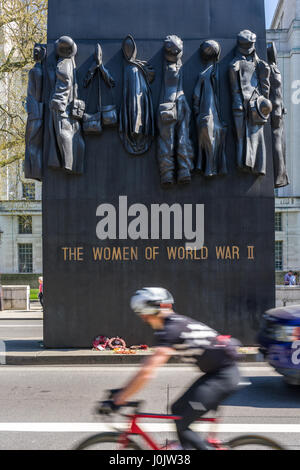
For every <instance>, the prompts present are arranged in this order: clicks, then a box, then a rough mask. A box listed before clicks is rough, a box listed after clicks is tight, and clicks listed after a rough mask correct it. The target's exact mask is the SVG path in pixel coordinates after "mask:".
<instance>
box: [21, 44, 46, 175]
mask: <svg viewBox="0 0 300 470" xmlns="http://www.w3.org/2000/svg"><path fill="white" fill-rule="evenodd" d="M45 57H46V49H45V47H43V46H42V45H41V44H36V45H35V47H34V50H33V58H34V60H35V66H34V67H33V68H32V69H31V70H30V71H29V75H28V88H27V101H26V109H27V113H28V119H27V124H26V132H25V178H30V179H35V180H37V181H41V180H42V162H43V130H44V103H43V82H44V76H43V75H44V74H43V66H42V63H43V61H44V59H45Z"/></svg>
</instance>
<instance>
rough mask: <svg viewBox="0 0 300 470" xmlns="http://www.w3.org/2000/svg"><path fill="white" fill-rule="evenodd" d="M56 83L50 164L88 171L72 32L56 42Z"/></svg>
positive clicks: (52, 114) (51, 105) (51, 127)
mask: <svg viewBox="0 0 300 470" xmlns="http://www.w3.org/2000/svg"><path fill="white" fill-rule="evenodd" d="M55 45H56V55H57V58H58V60H57V66H56V83H55V88H54V92H53V95H52V98H51V101H50V108H51V119H50V122H49V124H50V151H49V160H48V165H49V166H50V167H53V168H63V169H64V170H65V171H67V172H68V173H75V174H82V173H83V172H84V154H85V142H84V139H83V135H82V128H81V123H80V122H79V120H78V119H76V118H74V114H73V108H74V104H75V103H76V100H77V99H78V96H77V79H76V63H75V55H76V53H77V45H76V44H75V42H74V41H73V40H72V39H71V38H69V37H68V36H62V37H61V38H60V39H58V40H57V41H56V43H55Z"/></svg>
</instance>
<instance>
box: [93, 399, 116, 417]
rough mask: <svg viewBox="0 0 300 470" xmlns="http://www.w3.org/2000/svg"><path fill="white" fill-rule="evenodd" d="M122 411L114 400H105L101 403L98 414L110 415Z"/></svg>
mask: <svg viewBox="0 0 300 470" xmlns="http://www.w3.org/2000/svg"><path fill="white" fill-rule="evenodd" d="M119 409H120V406H119V405H116V404H115V403H114V402H113V400H105V401H102V402H101V403H100V406H99V408H98V413H99V414H101V415H109V414H111V413H115V412H116V411H118V410H119Z"/></svg>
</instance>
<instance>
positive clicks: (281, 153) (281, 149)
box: [267, 42, 289, 188]
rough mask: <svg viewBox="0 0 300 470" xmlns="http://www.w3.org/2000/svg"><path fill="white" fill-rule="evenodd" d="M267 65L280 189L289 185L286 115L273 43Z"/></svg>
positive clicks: (275, 168) (277, 181)
mask: <svg viewBox="0 0 300 470" xmlns="http://www.w3.org/2000/svg"><path fill="white" fill-rule="evenodd" d="M267 51H268V63H269V66H270V69H271V76H270V83H271V91H270V100H271V102H272V105H273V109H272V114H271V128H272V146H273V162H274V183H275V188H281V187H284V186H287V185H288V184H289V177H288V174H287V169H286V142H285V133H284V115H285V114H286V111H285V108H284V105H283V95H282V77H281V73H280V70H279V68H278V65H277V51H276V46H275V44H274V43H273V42H271V43H269V44H268V48H267Z"/></svg>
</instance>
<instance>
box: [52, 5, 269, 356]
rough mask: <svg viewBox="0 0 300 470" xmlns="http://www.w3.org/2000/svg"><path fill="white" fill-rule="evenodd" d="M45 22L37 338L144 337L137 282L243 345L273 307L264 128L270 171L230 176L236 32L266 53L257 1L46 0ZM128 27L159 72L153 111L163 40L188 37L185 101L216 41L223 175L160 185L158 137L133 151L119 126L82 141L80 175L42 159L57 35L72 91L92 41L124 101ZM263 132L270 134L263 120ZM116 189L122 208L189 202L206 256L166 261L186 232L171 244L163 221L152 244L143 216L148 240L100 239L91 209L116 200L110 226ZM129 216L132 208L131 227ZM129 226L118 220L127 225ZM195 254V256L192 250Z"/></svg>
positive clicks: (85, 342) (58, 343) (90, 56)
mask: <svg viewBox="0 0 300 470" xmlns="http://www.w3.org/2000/svg"><path fill="white" fill-rule="evenodd" d="M83 4H84V7H83ZM48 18H49V23H48V25H49V26H48V45H47V67H46V73H45V76H46V82H47V83H46V90H45V92H46V93H45V99H44V102H45V107H46V112H45V114H46V116H45V139H44V141H45V142H46V145H45V147H44V162H46V164H45V165H44V171H45V175H44V179H43V263H44V271H43V274H44V300H45V307H44V344H45V345H46V346H47V347H86V348H90V347H91V344H92V340H93V339H94V337H95V336H97V335H106V336H110V337H113V336H121V337H123V338H124V339H125V340H126V343H127V344H129V345H130V344H145V343H147V344H151V341H152V332H151V331H150V329H149V328H148V327H147V326H145V325H144V324H142V323H141V321H140V320H139V319H138V318H136V316H135V315H134V314H133V313H132V311H131V309H130V306H129V300H130V297H131V295H132V293H133V292H135V291H136V290H137V289H138V288H140V287H144V286H163V287H165V288H167V289H168V290H169V291H170V292H172V293H173V295H174V297H175V301H176V304H175V308H176V311H177V312H179V313H182V314H185V315H189V316H192V317H193V318H196V319H198V320H199V321H202V322H204V323H207V324H208V325H210V326H211V327H213V328H215V329H217V330H218V331H220V332H222V333H224V334H232V335H233V336H235V337H238V338H239V339H240V340H241V341H242V342H244V343H247V344H251V343H252V344H253V343H255V341H256V333H257V331H258V329H259V323H260V318H261V315H262V313H263V312H264V311H265V310H267V309H269V308H272V307H274V305H275V288H274V285H275V267H274V259H275V256H274V242H273V240H274V179H273V160H272V152H271V147H272V142H271V132H266V135H265V141H266V146H267V149H268V152H267V156H266V163H267V165H266V169H267V172H266V176H264V177H260V176H257V175H256V174H253V173H252V172H243V173H241V172H240V171H238V169H237V168H236V151H235V136H234V131H235V129H234V121H233V116H232V97H231V89H230V84H229V80H228V68H229V65H230V63H231V61H232V60H233V58H234V56H235V47H236V36H237V33H238V32H239V31H241V30H243V29H246V28H247V29H250V30H252V31H255V33H256V35H257V41H256V51H257V55H258V56H259V57H261V58H263V59H266V40H265V18H264V2H263V0H243V1H242V2H241V1H240V0H226V2H225V1H224V0H164V1H163V2H162V1H161V0H143V1H141V0H130V2H127V1H126V2H125V1H123V0H114V1H111V2H108V1H106V0H85V1H84V2H83V0H63V1H61V0H49V15H48ZM129 32H130V33H131V34H132V36H133V37H134V39H135V42H136V44H137V48H138V51H139V53H138V56H139V57H140V58H141V59H144V58H145V59H147V60H149V63H150V64H151V66H152V67H153V69H155V72H156V77H155V81H154V82H153V83H152V84H151V92H152V98H153V106H154V109H155V112H156V111H157V110H158V107H159V103H160V102H161V100H160V93H161V84H162V82H163V79H164V75H163V71H164V59H165V57H164V49H163V40H164V38H165V37H166V35H167V34H170V33H172V32H174V33H175V34H176V35H177V36H178V37H180V38H182V40H183V42H184V55H183V57H182V59H181V60H182V63H183V65H182V68H181V70H182V71H183V88H184V92H185V96H186V100H187V102H188V103H189V104H190V106H191V104H192V102H193V92H194V88H195V84H196V82H197V78H198V76H199V72H200V71H201V70H202V66H203V64H202V63H201V58H200V54H199V45H200V44H201V43H202V42H203V41H205V40H207V39H209V38H213V39H214V40H216V41H217V42H218V43H219V44H220V46H221V48H222V54H221V57H220V61H219V63H218V67H219V76H220V80H219V84H220V109H221V113H222V120H224V121H225V122H226V123H227V124H228V133H227V141H226V156H227V169H228V174H227V175H226V176H225V177H219V176H218V177H215V178H205V177H204V176H202V175H201V174H200V175H198V174H195V175H194V176H193V177H192V180H191V182H190V184H188V185H177V184H176V185H175V186H174V187H172V188H171V189H170V190H169V189H165V188H164V187H162V186H161V184H160V174H159V167H158V163H157V149H156V146H157V142H153V144H152V145H151V147H150V149H149V151H148V152H146V153H145V155H144V156H142V157H141V158H136V157H135V156H132V155H130V154H128V152H127V151H126V150H125V148H124V146H123V144H122V142H121V140H120V138H119V135H118V129H106V130H105V132H102V134H101V136H92V137H88V138H86V169H85V173H84V175H83V176H79V177H77V176H75V175H74V176H72V177H70V176H69V175H68V174H66V172H65V171H53V170H52V169H51V168H49V167H48V166H47V162H48V158H49V145H48V144H49V142H50V138H49V129H48V127H49V126H48V122H49V102H50V99H51V93H52V90H53V89H54V88H53V87H54V85H53V82H54V81H55V71H56V57H55V51H54V42H55V40H56V39H57V38H58V37H60V36H62V35H64V34H68V35H69V36H70V37H72V38H73V39H74V40H75V41H76V43H77V44H78V53H77V55H76V65H77V72H78V84H79V96H80V97H81V98H82V99H84V100H86V96H87V89H86V88H84V86H83V83H84V79H85V77H86V74H87V72H88V70H89V68H90V67H91V66H92V63H93V60H94V51H95V44H97V43H99V44H101V47H102V48H103V60H104V65H105V67H106V68H107V69H108V70H109V71H110V73H111V75H112V76H113V77H114V79H115V82H116V87H115V89H114V92H115V95H116V104H117V105H118V106H120V103H121V101H122V99H123V89H122V72H123V65H124V63H125V62H123V61H125V59H124V56H123V51H122V50H121V45H122V41H123V39H124V38H125V37H126V36H127V34H128V33H129ZM126 62H127V61H126ZM96 91H97V89H96V86H95V84H94V86H93V90H92V92H91V103H92V104H94V106H95V107H96V103H97V94H96ZM102 103H103V104H104V105H105V104H110V103H111V96H110V90H109V88H108V87H106V86H103V87H102ZM90 111H91V112H93V108H91V110H90ZM95 111H96V109H95ZM195 124H196V123H195V122H194V120H192V121H191V136H192V138H193V139H194V141H193V143H194V145H195V148H196V145H197V140H196V137H197V132H196V128H195ZM265 128H266V131H268V128H269V125H266V126H265ZM269 130H270V129H269ZM122 195H123V196H127V198H128V209H129V208H130V207H131V209H132V205H134V204H143V205H145V206H146V207H147V210H148V211H149V214H150V211H151V206H152V205H153V204H166V205H167V206H168V207H169V208H171V207H172V205H174V204H179V205H180V207H181V208H182V211H183V210H184V205H185V204H192V205H193V214H194V215H195V205H196V204H204V206H205V245H206V246H207V248H208V257H207V259H198V260H197V259H194V260H192V259H189V258H188V257H187V259H179V258H176V259H169V258H168V253H167V247H175V248H180V247H181V249H182V247H184V245H185V241H186V240H185V237H182V239H180V240H174V236H173V235H174V234H173V223H171V238H170V239H164V238H163V237H162V233H161V229H162V227H160V233H159V239H151V236H150V235H151V228H150V221H149V239H148V240H144V239H137V240H132V239H130V238H129V237H127V238H126V237H125V238H124V239H122V238H121V237H119V233H118V236H117V239H111V240H110V239H107V240H100V239H98V238H97V235H96V225H97V223H98V221H99V217H97V215H96V210H97V207H98V206H99V205H100V204H112V205H113V207H114V208H115V210H116V223H117V226H118V225H119V223H120V222H119V209H118V206H119V196H122ZM149 218H150V217H149ZM132 219H133V217H131V216H130V215H129V216H128V224H130V222H131V221H132ZM171 219H173V216H172V215H171ZM193 220H195V218H193ZM128 224H127V221H126V220H125V226H126V227H127V226H128ZM194 229H195V227H194ZM125 233H126V230H125ZM248 245H250V246H254V247H255V248H254V259H248V249H247V247H248ZM218 246H221V247H227V248H228V247H229V248H228V250H227V257H226V256H224V257H223V258H222V257H220V259H218V258H217V254H216V247H218ZM232 246H237V247H239V249H240V258H239V259H230V257H229V254H228V253H230V252H232V250H231V247H232ZM64 247H70V248H72V250H73V251H72V256H71V258H70V259H69V256H67V259H66V260H64V251H63V250H62V248H64ZM76 247H82V253H83V255H82V260H75V259H74V253H75V251H74V250H75V249H76ZM126 247H127V250H128V249H129V250H130V249H131V248H135V247H136V248H137V249H138V255H139V257H138V259H137V260H126V259H123V260H109V261H106V260H104V259H102V260H99V259H98V260H94V257H93V248H95V249H97V248H98V249H99V250H101V249H108V248H110V249H113V248H116V249H118V248H120V249H121V250H123V249H124V250H125V249H126ZM147 247H148V251H149V249H152V248H154V247H157V248H158V249H159V255H158V256H157V258H156V259H155V260H154V259H151V260H146V259H145V250H146V249H147ZM227 248H226V249H227ZM225 253H226V252H225ZM197 256H198V258H200V252H197Z"/></svg>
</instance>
